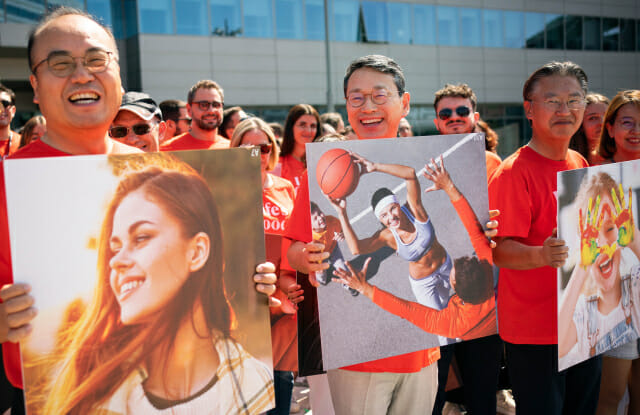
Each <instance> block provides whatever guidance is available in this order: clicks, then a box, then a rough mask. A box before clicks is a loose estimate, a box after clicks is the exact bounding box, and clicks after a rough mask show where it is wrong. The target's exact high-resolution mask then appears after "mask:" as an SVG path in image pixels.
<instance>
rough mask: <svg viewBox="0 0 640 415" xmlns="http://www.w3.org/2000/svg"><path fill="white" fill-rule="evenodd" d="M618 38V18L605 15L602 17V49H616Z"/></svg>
mask: <svg viewBox="0 0 640 415" xmlns="http://www.w3.org/2000/svg"><path fill="white" fill-rule="evenodd" d="M619 40H620V24H619V22H618V19H615V18H610V17H605V18H603V19H602V50H618V42H619Z"/></svg>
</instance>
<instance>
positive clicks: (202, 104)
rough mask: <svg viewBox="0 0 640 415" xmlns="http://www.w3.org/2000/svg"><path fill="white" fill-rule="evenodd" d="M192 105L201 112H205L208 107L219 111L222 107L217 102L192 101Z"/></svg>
mask: <svg viewBox="0 0 640 415" xmlns="http://www.w3.org/2000/svg"><path fill="white" fill-rule="evenodd" d="M193 103H194V104H197V105H198V108H200V110H201V111H206V110H208V109H209V107H211V108H213V109H214V110H219V109H222V107H223V106H224V103H222V102H218V101H194V102H193Z"/></svg>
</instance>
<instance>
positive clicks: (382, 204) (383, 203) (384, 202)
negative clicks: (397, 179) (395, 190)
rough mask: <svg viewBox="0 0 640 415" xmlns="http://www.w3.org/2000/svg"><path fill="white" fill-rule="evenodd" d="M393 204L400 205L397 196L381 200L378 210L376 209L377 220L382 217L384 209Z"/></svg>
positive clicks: (377, 206)
mask: <svg viewBox="0 0 640 415" xmlns="http://www.w3.org/2000/svg"><path fill="white" fill-rule="evenodd" d="M392 203H398V199H397V198H396V195H393V194H391V195H387V196H385V197H383V198H382V199H380V201H379V202H378V204H377V205H376V208H375V209H374V213H375V214H376V218H380V215H381V214H382V209H384V208H386V207H387V206H389V205H390V204H392ZM398 204H399V203H398Z"/></svg>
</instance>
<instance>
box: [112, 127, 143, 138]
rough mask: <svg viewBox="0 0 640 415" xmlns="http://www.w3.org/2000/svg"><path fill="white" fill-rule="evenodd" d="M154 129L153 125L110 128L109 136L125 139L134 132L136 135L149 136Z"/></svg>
mask: <svg viewBox="0 0 640 415" xmlns="http://www.w3.org/2000/svg"><path fill="white" fill-rule="evenodd" d="M152 129H153V125H149V124H136V125H134V126H132V127H124V126H120V125H119V126H116V127H111V128H109V136H110V137H111V138H124V137H126V136H127V135H128V134H129V131H133V133H134V134H135V135H145V134H149V133H150V132H151V130H152Z"/></svg>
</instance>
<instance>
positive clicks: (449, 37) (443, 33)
mask: <svg viewBox="0 0 640 415" xmlns="http://www.w3.org/2000/svg"><path fill="white" fill-rule="evenodd" d="M436 12H437V14H438V44H439V45H443V46H458V45H459V44H460V39H459V33H460V31H459V30H458V9H457V8H456V7H440V6H438V7H437V8H436Z"/></svg>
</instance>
